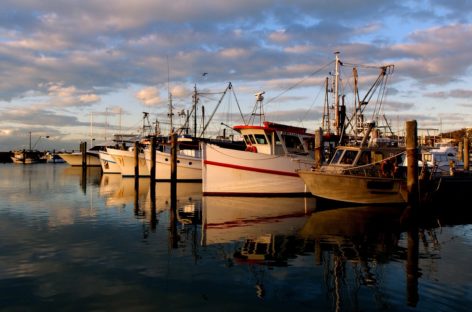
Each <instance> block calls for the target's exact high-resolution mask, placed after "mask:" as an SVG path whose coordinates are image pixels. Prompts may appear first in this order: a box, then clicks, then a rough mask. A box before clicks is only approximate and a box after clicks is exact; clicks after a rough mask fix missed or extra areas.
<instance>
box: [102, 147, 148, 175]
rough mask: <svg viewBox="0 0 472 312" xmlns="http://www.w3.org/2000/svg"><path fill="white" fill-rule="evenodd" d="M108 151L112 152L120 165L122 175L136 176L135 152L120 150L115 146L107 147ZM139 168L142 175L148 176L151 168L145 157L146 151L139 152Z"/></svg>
mask: <svg viewBox="0 0 472 312" xmlns="http://www.w3.org/2000/svg"><path fill="white" fill-rule="evenodd" d="M107 153H108V154H110V155H111V156H112V157H113V159H114V160H115V162H116V163H117V164H118V166H119V167H120V172H121V175H122V176H124V177H134V176H135V167H136V166H135V163H136V162H135V157H136V156H135V152H134V151H127V150H120V149H115V148H107ZM138 163H139V164H138V170H139V174H138V175H139V176H140V177H148V176H149V170H148V168H147V166H146V160H145V159H144V153H139V155H138Z"/></svg>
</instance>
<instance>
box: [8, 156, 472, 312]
mask: <svg viewBox="0 0 472 312" xmlns="http://www.w3.org/2000/svg"><path fill="white" fill-rule="evenodd" d="M0 194H1V203H0V237H1V238H0V290H1V291H0V310H1V311H42V310H47V311H130V310H132V311H288V310H296V311H470V309H471V307H472V270H471V269H470V264H471V262H472V248H471V247H472V227H471V225H470V220H471V218H470V217H469V216H468V214H470V213H469V212H467V211H466V209H468V208H469V207H458V208H457V209H453V208H455V207H447V211H448V214H445V215H444V214H443V212H442V211H439V212H438V211H436V210H434V212H433V211H431V215H428V216H427V217H425V218H424V220H422V222H421V223H420V224H419V227H416V226H412V225H411V224H410V223H406V222H405V221H404V218H403V217H402V216H405V214H403V210H402V209H401V208H398V207H383V208H382V209H379V208H373V207H343V208H342V209H335V210H333V209H330V210H328V209H326V208H327V207H323V206H321V204H320V203H316V201H315V200H314V199H285V198H228V197H226V198H225V197H203V196H202V195H201V184H199V183H182V184H180V183H179V184H178V185H177V196H176V200H175V201H173V200H172V198H171V196H170V185H169V184H168V183H158V184H157V185H156V186H155V188H154V189H153V190H151V184H150V183H149V180H147V179H140V180H139V181H138V183H135V181H134V179H128V178H124V179H123V178H121V177H120V176H119V175H102V174H101V172H100V171H99V169H97V168H89V169H87V172H85V173H83V172H82V171H81V169H80V168H72V167H69V166H68V165H67V164H35V165H14V164H0ZM451 216H452V217H454V218H452V217H451ZM415 235H417V238H418V239H415ZM415 251H417V254H416V253H415ZM415 255H417V256H415Z"/></svg>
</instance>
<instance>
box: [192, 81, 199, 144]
mask: <svg viewBox="0 0 472 312" xmlns="http://www.w3.org/2000/svg"><path fill="white" fill-rule="evenodd" d="M197 104H198V93H197V85H196V84H195V85H194V86H193V111H194V113H195V114H194V115H193V137H195V138H196V137H197Z"/></svg>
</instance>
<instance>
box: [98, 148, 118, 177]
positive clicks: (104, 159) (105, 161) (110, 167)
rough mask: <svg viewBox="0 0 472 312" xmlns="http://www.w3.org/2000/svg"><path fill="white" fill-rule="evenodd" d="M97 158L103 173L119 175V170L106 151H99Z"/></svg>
mask: <svg viewBox="0 0 472 312" xmlns="http://www.w3.org/2000/svg"><path fill="white" fill-rule="evenodd" d="M98 158H99V159H100V166H101V167H102V172H103V173H116V174H121V168H120V166H119V165H118V164H117V162H116V161H115V159H114V158H113V156H112V155H110V154H109V153H108V152H107V151H106V150H105V151H100V152H99V153H98Z"/></svg>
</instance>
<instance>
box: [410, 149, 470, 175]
mask: <svg viewBox="0 0 472 312" xmlns="http://www.w3.org/2000/svg"><path fill="white" fill-rule="evenodd" d="M420 154H421V155H420V160H419V164H418V165H419V166H420V167H423V166H426V167H427V168H428V170H430V171H432V172H434V174H435V175H436V176H441V175H450V174H451V169H452V170H462V169H464V162H463V161H462V159H460V158H459V157H458V150H457V147H456V146H451V145H443V146H438V147H434V148H422V149H421V153H420Z"/></svg>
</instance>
